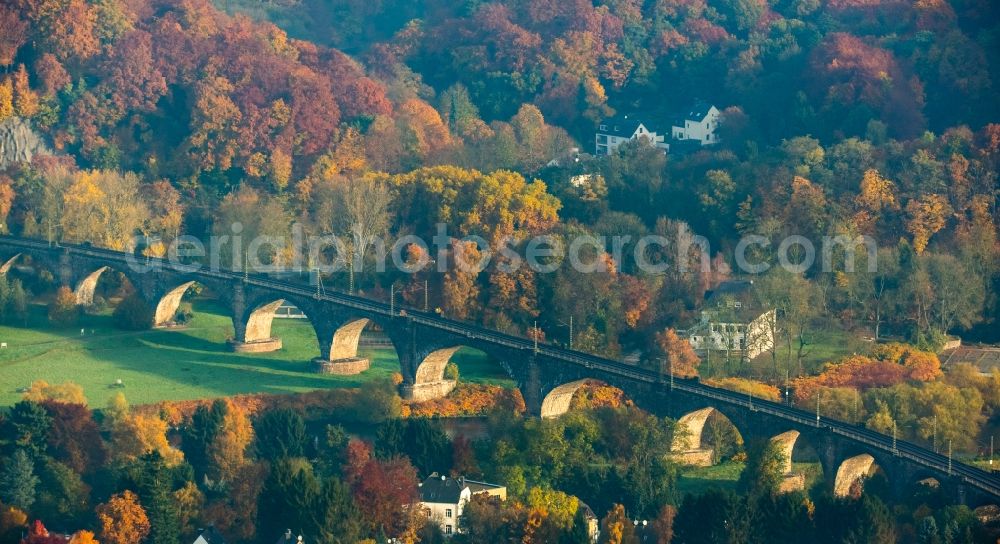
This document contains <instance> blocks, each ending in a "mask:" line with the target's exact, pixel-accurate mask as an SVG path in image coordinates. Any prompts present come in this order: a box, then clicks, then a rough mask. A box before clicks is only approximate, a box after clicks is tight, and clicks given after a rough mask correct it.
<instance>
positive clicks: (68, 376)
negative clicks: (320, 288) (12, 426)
mask: <svg viewBox="0 0 1000 544" xmlns="http://www.w3.org/2000/svg"><path fill="white" fill-rule="evenodd" d="M81 328H83V329H84V330H85V332H84V334H82V335H81V333H80V329H81ZM272 332H273V334H274V335H275V336H278V337H280V338H281V339H282V341H283V344H284V347H283V348H282V349H281V350H279V351H276V352H273V353H263V354H238V353H232V352H230V351H228V349H227V347H226V339H227V338H228V337H230V336H231V335H232V333H233V331H232V324H231V321H230V320H229V318H228V317H226V316H225V315H223V313H222V312H221V311H220V309H219V308H218V307H217V306H215V304H214V303H213V301H211V300H201V299H198V300H195V301H194V319H193V320H192V321H191V323H190V325H189V326H188V327H186V328H184V329H179V330H151V331H142V332H126V331H121V330H118V329H115V328H114V327H113V326H112V322H111V317H110V315H88V316H84V317H83V319H82V320H81V322H80V324H79V325H77V326H75V327H73V328H72V329H67V330H57V329H53V328H51V327H50V326H49V325H48V324H47V321H46V319H45V315H44V308H43V307H41V306H34V307H32V313H31V316H30V318H29V321H28V327H27V328H24V327H6V326H0V342H6V343H7V346H8V347H7V348H6V349H0V406H7V405H11V404H13V403H15V402H17V401H18V400H20V398H21V393H19V392H18V389H19V388H22V387H27V386H28V385H30V384H31V382H33V381H34V380H39V379H41V380H45V381H47V382H49V383H62V382H66V381H72V382H74V383H77V384H79V385H80V386H82V387H83V389H84V393H85V394H86V395H87V398H88V400H89V401H90V404H91V405H93V406H103V405H104V404H105V402H106V400H107V399H108V398H109V397H110V396H111V395H112V394H113V393H114V392H115V391H116V389H115V388H114V387H113V384H114V383H115V380H118V379H121V380H122V382H123V383H124V384H125V388H124V393H125V395H126V396H127V397H128V399H129V402H131V403H132V404H148V403H153V402H158V401H163V400H189V399H199V398H213V397H220V396H228V395H235V394H240V393H296V392H303V391H311V390H314V389H323V388H329V387H356V386H358V385H359V384H361V383H363V382H364V381H367V380H370V379H372V378H376V377H380V376H389V375H391V374H392V373H394V372H398V371H399V362H398V359H397V358H396V354H395V352H394V351H393V350H391V349H362V350H361V353H360V355H361V356H363V357H368V358H370V359H371V361H372V367H371V368H370V369H369V370H368V371H366V372H364V373H362V374H359V375H356V376H330V375H320V374H316V373H314V372H313V371H312V369H311V364H310V361H311V360H312V359H313V357H316V356H318V355H319V345H318V343H317V341H316V336H315V333H314V332H313V329H312V327H311V326H310V325H309V323H308V322H307V321H305V320H292V319H275V320H274V326H273V329H272ZM453 360H455V361H456V362H457V363H458V365H459V371H460V374H461V379H462V380H464V381H469V382H476V383H499V384H502V385H503V384H506V385H510V384H511V383H512V382H511V380H510V379H509V378H508V377H507V375H506V374H504V372H503V370H502V369H501V368H500V367H499V366H498V365H495V364H494V363H492V362H491V361H489V360H488V359H487V358H486V357H485V355H483V354H482V353H480V352H475V351H468V350H462V351H459V352H458V353H457V354H456V355H455V356H454V357H453Z"/></svg>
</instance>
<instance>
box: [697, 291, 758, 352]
mask: <svg viewBox="0 0 1000 544" xmlns="http://www.w3.org/2000/svg"><path fill="white" fill-rule="evenodd" d="M775 319H776V314H775V311H774V309H769V308H765V307H762V306H761V305H760V304H758V303H757V302H756V300H755V299H754V296H753V281H752V280H730V281H724V282H722V283H720V284H719V286H718V287H716V288H715V289H714V290H712V291H709V292H708V293H706V295H705V306H704V307H703V308H702V310H701V319H700V320H699V321H698V322H697V323H695V324H694V325H693V326H691V327H689V328H688V329H687V330H686V331H685V335H686V336H687V338H688V341H689V342H691V347H693V348H694V349H695V351H696V352H698V353H699V354H704V353H705V352H706V351H708V350H714V351H726V352H727V353H731V352H736V353H739V354H740V355H742V357H743V358H745V359H753V358H754V357H757V356H758V355H760V354H761V353H764V352H767V351H770V350H771V349H773V348H774V320H775Z"/></svg>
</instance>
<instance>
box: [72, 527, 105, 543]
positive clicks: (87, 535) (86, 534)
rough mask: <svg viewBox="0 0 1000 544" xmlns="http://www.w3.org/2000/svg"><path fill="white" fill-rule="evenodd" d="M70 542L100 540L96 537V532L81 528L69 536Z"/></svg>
mask: <svg viewBox="0 0 1000 544" xmlns="http://www.w3.org/2000/svg"><path fill="white" fill-rule="evenodd" d="M69 544H100V542H98V540H97V539H96V538H94V533H92V532H90V531H86V530H82V529H81V530H79V531H77V532H75V533H73V536H71V537H70V538H69Z"/></svg>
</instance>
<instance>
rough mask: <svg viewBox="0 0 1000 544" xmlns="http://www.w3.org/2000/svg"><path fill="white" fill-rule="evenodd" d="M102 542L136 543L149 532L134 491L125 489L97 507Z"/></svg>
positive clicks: (111, 543) (145, 517) (143, 512)
mask: <svg viewBox="0 0 1000 544" xmlns="http://www.w3.org/2000/svg"><path fill="white" fill-rule="evenodd" d="M97 521H98V523H100V526H101V530H100V535H101V541H102V542H103V543H104V544H136V543H138V542H142V540H143V539H144V538H146V535H148V534H149V529H150V527H149V518H148V517H147V516H146V510H144V509H143V507H142V505H141V504H139V498H138V497H136V495H135V493H132V492H131V491H129V490H125V491H124V492H122V493H119V494H117V495H112V497H111V499H110V500H109V501H108V502H107V503H105V504H102V505H100V506H98V507H97Z"/></svg>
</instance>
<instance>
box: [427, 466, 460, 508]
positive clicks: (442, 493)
mask: <svg viewBox="0 0 1000 544" xmlns="http://www.w3.org/2000/svg"><path fill="white" fill-rule="evenodd" d="M463 489H465V485H464V483H462V484H460V483H459V480H456V479H454V478H449V477H447V476H438V473H437V472H435V473H433V474H431V475H430V476H428V477H427V479H426V480H424V482H423V483H422V484H420V501H421V502H441V503H448V504H458V501H459V500H460V499H461V498H462V490H463Z"/></svg>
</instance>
